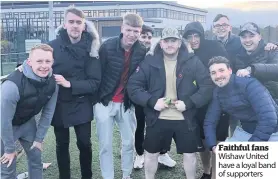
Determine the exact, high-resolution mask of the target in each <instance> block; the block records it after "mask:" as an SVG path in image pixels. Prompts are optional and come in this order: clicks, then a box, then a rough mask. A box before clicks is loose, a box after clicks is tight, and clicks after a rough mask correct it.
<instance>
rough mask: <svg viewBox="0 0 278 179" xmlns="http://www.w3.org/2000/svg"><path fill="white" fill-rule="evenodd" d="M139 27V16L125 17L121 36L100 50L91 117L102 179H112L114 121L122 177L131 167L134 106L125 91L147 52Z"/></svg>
mask: <svg viewBox="0 0 278 179" xmlns="http://www.w3.org/2000/svg"><path fill="white" fill-rule="evenodd" d="M142 25H143V20H142V18H141V17H140V16H138V15H137V14H132V13H130V14H126V15H125V16H124V17H123V24H122V28H121V32H122V33H121V34H120V36H119V37H114V38H111V39H108V40H107V41H105V42H104V43H103V44H102V45H101V47H100V60H101V64H102V74H103V76H102V80H101V85H100V89H99V93H98V94H99V95H98V98H99V103H97V104H96V105H95V106H94V114H95V119H96V122H97V123H96V125H97V135H98V140H99V142H100V143H99V148H100V154H99V155H100V168H101V173H102V177H103V178H104V179H111V178H114V165H113V147H112V139H113V124H114V122H116V123H117V124H118V126H119V129H120V132H121V139H122V155H121V156H122V171H123V178H129V177H130V175H131V172H132V168H133V167H132V166H133V154H134V138H135V137H134V135H135V130H136V123H137V122H136V118H135V109H134V106H133V105H132V103H131V101H130V100H129V98H128V95H127V92H126V83H127V81H128V78H129V76H130V75H131V74H132V73H133V72H134V71H135V69H136V68H137V67H138V65H139V63H140V62H141V61H142V60H143V59H144V58H145V55H146V52H147V49H146V47H145V46H144V45H143V44H141V43H140V42H139V41H138V38H139V36H140V33H141V29H142Z"/></svg>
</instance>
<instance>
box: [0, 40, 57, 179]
mask: <svg viewBox="0 0 278 179" xmlns="http://www.w3.org/2000/svg"><path fill="white" fill-rule="evenodd" d="M52 64H53V49H52V48H51V47H50V46H49V45H46V44H40V45H37V46H35V47H33V48H32V49H31V51H30V54H29V58H28V59H27V60H26V61H25V62H24V64H23V65H22V68H23V72H20V71H19V70H16V71H14V72H13V73H11V74H10V75H9V76H7V77H6V78H5V79H4V80H3V81H4V82H3V83H2V85H1V93H2V96H1V158H0V162H1V178H2V179H8V178H13V179H14V178H16V150H15V141H16V140H19V142H20V143H21V145H22V146H23V148H24V150H25V152H26V155H27V159H28V170H29V178H30V179H41V178H42V170H43V168H42V167H43V165H42V161H41V151H42V142H43V140H44V137H45V135H46V133H47V130H48V128H49V126H50V123H51V120H52V117H53V114H54V110H55V106H56V101H57V95H58V86H57V85H56V82H55V79H54V77H53V75H52ZM41 110H42V113H41V117H40V120H39V121H38V125H37V124H36V121H35V115H36V114H38V113H39V112H40V111H41Z"/></svg>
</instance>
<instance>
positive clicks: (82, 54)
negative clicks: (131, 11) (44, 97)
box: [49, 7, 101, 179]
mask: <svg viewBox="0 0 278 179" xmlns="http://www.w3.org/2000/svg"><path fill="white" fill-rule="evenodd" d="M57 33H58V36H57V39H55V40H53V41H51V42H50V43H49V44H50V45H51V46H52V48H53V49H54V59H55V63H54V65H53V72H54V74H55V79H56V82H57V84H58V85H59V94H58V100H57V105H56V109H55V114H54V116H53V120H52V125H53V126H54V134H55V137H56V155H57V156H56V157H57V162H58V168H59V178H60V179H69V178H71V173H70V153H69V142H70V141H69V140H70V138H69V128H70V127H74V130H75V134H76V138H77V147H78V149H79V151H80V154H79V160H80V168H81V178H82V179H91V178H92V144H91V121H92V120H93V111H92V103H94V102H96V101H94V100H92V99H93V95H94V94H96V92H97V90H98V88H99V85H100V80H101V71H100V70H101V63H100V59H98V49H99V44H100V42H99V36H98V33H97V31H96V29H95V27H94V24H92V23H90V22H87V21H86V22H85V14H84V13H83V11H82V10H80V9H78V8H76V7H69V8H68V9H67V10H66V11H65V17H64V24H63V27H62V26H60V27H59V28H58V29H57Z"/></svg>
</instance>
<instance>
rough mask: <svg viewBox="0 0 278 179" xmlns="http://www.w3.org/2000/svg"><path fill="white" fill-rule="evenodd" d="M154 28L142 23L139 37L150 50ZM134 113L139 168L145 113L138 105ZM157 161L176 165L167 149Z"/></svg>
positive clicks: (142, 160)
mask: <svg viewBox="0 0 278 179" xmlns="http://www.w3.org/2000/svg"><path fill="white" fill-rule="evenodd" d="M153 33H154V30H153V29H152V28H151V27H150V26H147V25H143V27H142V32H141V35H140V37H139V39H138V40H139V41H140V42H142V43H143V44H144V45H145V47H147V48H148V50H150V48H151V45H152V44H151V43H152V37H153ZM135 115H136V119H137V128H136V132H135V150H136V153H137V155H136V157H135V161H134V164H133V167H134V168H135V169H141V168H143V166H144V147H143V142H144V138H145V114H144V110H143V107H141V106H139V105H135ZM158 162H159V163H160V164H163V165H165V166H167V167H174V166H175V165H176V161H174V160H173V159H172V158H171V157H170V156H169V154H168V153H167V151H161V152H160V155H159V157H158Z"/></svg>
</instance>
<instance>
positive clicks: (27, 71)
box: [22, 60, 52, 82]
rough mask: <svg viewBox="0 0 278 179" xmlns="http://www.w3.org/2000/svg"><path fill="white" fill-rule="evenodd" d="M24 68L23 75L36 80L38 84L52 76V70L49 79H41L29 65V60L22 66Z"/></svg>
mask: <svg viewBox="0 0 278 179" xmlns="http://www.w3.org/2000/svg"><path fill="white" fill-rule="evenodd" d="M22 68H23V71H22V72H23V74H24V75H25V76H26V77H27V78H30V79H32V80H35V81H37V82H45V81H46V80H47V79H48V78H49V77H51V76H52V70H51V71H50V72H49V74H48V77H47V78H41V77H39V76H37V75H36V74H35V73H34V72H33V70H32V68H31V67H30V66H29V65H28V64H27V60H25V61H24V62H23V64H22Z"/></svg>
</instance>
